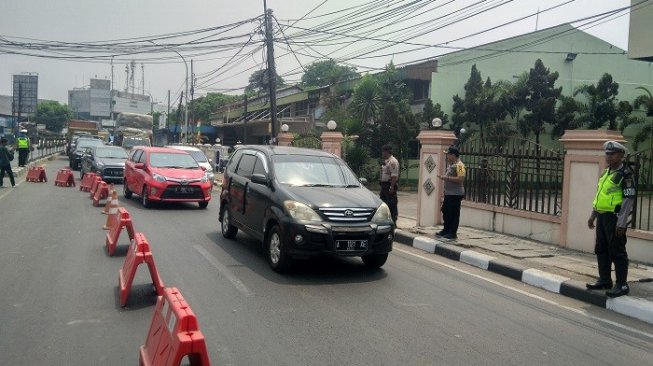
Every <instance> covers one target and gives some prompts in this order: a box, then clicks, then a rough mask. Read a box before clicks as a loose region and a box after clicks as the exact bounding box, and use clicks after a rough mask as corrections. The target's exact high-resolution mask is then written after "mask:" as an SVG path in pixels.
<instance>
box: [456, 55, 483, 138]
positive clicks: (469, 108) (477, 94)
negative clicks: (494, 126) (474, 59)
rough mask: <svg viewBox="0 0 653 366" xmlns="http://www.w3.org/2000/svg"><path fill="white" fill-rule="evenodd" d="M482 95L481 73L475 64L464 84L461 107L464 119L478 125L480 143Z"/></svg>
mask: <svg viewBox="0 0 653 366" xmlns="http://www.w3.org/2000/svg"><path fill="white" fill-rule="evenodd" d="M482 93H483V79H482V77H481V73H480V72H479V71H478V69H477V68H476V64H474V65H472V70H471V72H470V75H469V79H468V80H467V82H466V83H465V99H462V107H463V108H464V119H465V120H466V121H467V122H470V123H476V124H478V127H479V129H480V132H481V141H483V140H484V138H485V136H484V131H483V127H484V126H483V124H484V121H482V118H481V115H482V104H481V98H482Z"/></svg>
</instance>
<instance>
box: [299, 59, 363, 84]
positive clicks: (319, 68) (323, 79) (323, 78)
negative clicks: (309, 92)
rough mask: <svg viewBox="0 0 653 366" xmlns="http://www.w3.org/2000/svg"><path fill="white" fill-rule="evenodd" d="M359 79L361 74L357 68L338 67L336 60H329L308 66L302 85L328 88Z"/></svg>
mask: <svg viewBox="0 0 653 366" xmlns="http://www.w3.org/2000/svg"><path fill="white" fill-rule="evenodd" d="M359 77H360V74H359V73H358V72H357V71H356V68H355V67H351V66H342V65H338V64H337V63H336V62H335V61H334V60H331V59H329V60H325V61H317V62H314V63H312V64H310V65H308V66H306V69H305V72H304V75H302V82H301V83H302V85H304V86H327V85H333V84H336V83H337V82H339V81H343V80H349V79H355V78H359Z"/></svg>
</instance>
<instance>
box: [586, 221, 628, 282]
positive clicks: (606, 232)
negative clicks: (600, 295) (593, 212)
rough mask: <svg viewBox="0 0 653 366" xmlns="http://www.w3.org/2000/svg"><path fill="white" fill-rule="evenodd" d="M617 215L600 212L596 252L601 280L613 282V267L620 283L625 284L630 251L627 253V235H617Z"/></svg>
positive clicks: (597, 225) (597, 224)
mask: <svg viewBox="0 0 653 366" xmlns="http://www.w3.org/2000/svg"><path fill="white" fill-rule="evenodd" d="M616 228H617V215H615V214H612V213H604V214H599V216H598V220H597V223H596V245H595V246H594V253H595V254H596V261H597V263H598V266H599V277H600V278H601V280H605V281H610V282H612V276H611V273H610V271H611V269H612V263H614V272H615V276H616V280H617V283H618V284H625V283H626V279H627V278H628V253H626V235H625V234H624V235H623V236H621V237H617V236H615V229H616Z"/></svg>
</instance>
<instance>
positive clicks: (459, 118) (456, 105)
mask: <svg viewBox="0 0 653 366" xmlns="http://www.w3.org/2000/svg"><path fill="white" fill-rule="evenodd" d="M451 110H452V112H453V114H452V115H451V126H450V127H451V129H452V130H454V131H458V130H460V129H461V128H462V127H463V125H464V124H465V101H464V100H463V99H462V98H461V97H460V96H459V95H458V94H456V95H454V96H453V107H452V108H451ZM442 125H444V123H443V124H442Z"/></svg>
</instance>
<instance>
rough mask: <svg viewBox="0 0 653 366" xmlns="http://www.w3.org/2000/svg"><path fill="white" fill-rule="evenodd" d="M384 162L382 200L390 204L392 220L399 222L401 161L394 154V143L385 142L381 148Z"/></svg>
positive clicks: (382, 166)
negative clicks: (398, 192) (398, 189)
mask: <svg viewBox="0 0 653 366" xmlns="http://www.w3.org/2000/svg"><path fill="white" fill-rule="evenodd" d="M381 155H382V157H383V164H382V165H381V182H380V184H381V194H380V195H379V196H380V197H381V200H382V201H383V202H385V204H386V205H388V208H389V209H390V216H392V221H394V222H395V223H397V218H398V216H399V210H398V209H397V203H398V202H399V200H398V199H397V180H398V179H399V161H397V159H396V158H395V157H394V156H392V145H390V144H385V145H383V147H382V148H381Z"/></svg>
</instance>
